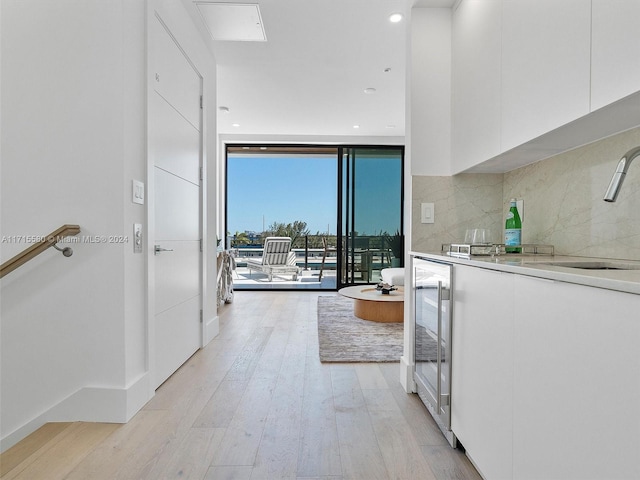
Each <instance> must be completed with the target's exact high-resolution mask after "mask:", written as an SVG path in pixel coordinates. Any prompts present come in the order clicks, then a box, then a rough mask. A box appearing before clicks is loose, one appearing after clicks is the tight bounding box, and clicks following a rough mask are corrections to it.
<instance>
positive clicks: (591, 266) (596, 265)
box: [536, 261, 640, 270]
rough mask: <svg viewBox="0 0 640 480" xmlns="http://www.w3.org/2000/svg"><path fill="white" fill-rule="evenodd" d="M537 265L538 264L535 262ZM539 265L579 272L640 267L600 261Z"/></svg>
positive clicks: (636, 268)
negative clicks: (574, 269)
mask: <svg viewBox="0 0 640 480" xmlns="http://www.w3.org/2000/svg"><path fill="white" fill-rule="evenodd" d="M536 263H538V262H536ZM538 264H539V265H551V266H554V267H566V268H579V269H581V270H640V265H636V264H633V263H624V262H602V261H583V262H573V261H566V262H544V263H543V262H539V263H538Z"/></svg>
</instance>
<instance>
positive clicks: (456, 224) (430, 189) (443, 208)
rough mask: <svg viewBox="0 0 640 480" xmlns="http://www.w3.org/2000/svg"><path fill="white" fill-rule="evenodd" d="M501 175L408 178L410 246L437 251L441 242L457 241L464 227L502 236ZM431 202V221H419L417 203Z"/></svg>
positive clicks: (496, 237) (420, 249)
mask: <svg viewBox="0 0 640 480" xmlns="http://www.w3.org/2000/svg"><path fill="white" fill-rule="evenodd" d="M502 185H503V175H502V174H471V173H469V174H464V173H463V174H460V175H455V176H453V177H427V176H414V177H413V179H412V192H413V193H412V199H411V200H412V205H413V207H412V219H411V224H412V228H411V249H412V250H414V251H418V252H439V251H440V249H441V248H442V244H443V243H461V242H462V241H464V234H465V231H466V230H467V229H468V228H489V229H491V232H492V238H493V241H495V242H498V241H499V240H500V239H501V237H502ZM423 202H426V203H433V204H434V219H435V222H434V223H424V224H423V223H420V213H421V207H420V204H421V203H423Z"/></svg>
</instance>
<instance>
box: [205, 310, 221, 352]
mask: <svg viewBox="0 0 640 480" xmlns="http://www.w3.org/2000/svg"><path fill="white" fill-rule="evenodd" d="M219 333H220V317H219V316H217V315H216V316H215V317H213V318H210V319H208V320H207V321H206V323H205V325H204V331H203V335H202V346H203V347H206V346H207V344H208V343H209V342H210V341H211V340H213V339H214V338H215V337H217V336H218V334H219Z"/></svg>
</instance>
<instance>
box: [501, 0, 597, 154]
mask: <svg viewBox="0 0 640 480" xmlns="http://www.w3.org/2000/svg"><path fill="white" fill-rule="evenodd" d="M590 45H591V0H563V1H562V2H558V1H557V0H517V1H503V2H502V77H501V79H502V82H501V83H502V99H501V107H502V115H501V122H502V135H501V139H502V143H501V150H502V151H503V152H504V151H507V150H509V149H511V148H514V147H516V146H518V145H521V144H523V143H525V142H527V141H529V140H532V139H534V138H536V137H538V136H540V135H542V134H544V133H547V132H550V131H551V130H554V129H555V128H558V127H560V126H562V125H564V124H566V123H568V122H571V121H573V120H575V119H577V118H579V117H581V116H583V115H586V114H588V113H589V111H590V110H589V100H590V66H591V65H590V64H591V52H590Z"/></svg>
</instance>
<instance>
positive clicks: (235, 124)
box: [231, 123, 240, 127]
mask: <svg viewBox="0 0 640 480" xmlns="http://www.w3.org/2000/svg"><path fill="white" fill-rule="evenodd" d="M231 126H232V127H239V126H240V124H239V123H232V124H231Z"/></svg>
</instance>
